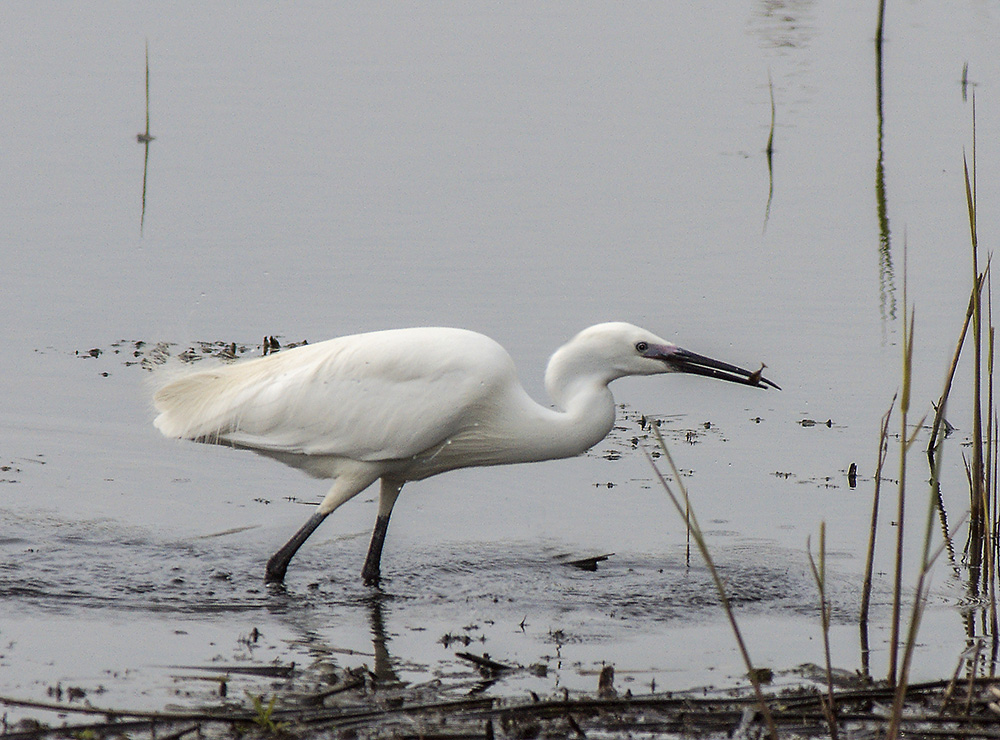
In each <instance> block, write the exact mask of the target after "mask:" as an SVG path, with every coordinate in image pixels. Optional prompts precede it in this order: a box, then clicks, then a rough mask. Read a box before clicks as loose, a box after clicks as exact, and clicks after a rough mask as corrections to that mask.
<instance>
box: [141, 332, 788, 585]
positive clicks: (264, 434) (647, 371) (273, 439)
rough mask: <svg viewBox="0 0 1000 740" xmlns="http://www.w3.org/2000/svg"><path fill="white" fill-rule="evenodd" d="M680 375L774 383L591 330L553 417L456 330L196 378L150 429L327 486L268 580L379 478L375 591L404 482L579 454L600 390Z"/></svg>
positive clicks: (645, 336)
mask: <svg viewBox="0 0 1000 740" xmlns="http://www.w3.org/2000/svg"><path fill="white" fill-rule="evenodd" d="M669 372H684V373H695V374H698V375H706V376H709V377H712V378H717V379H719V380H729V381H733V382H737V383H744V384H747V385H753V386H756V387H759V388H765V387H767V386H771V387H772V388H778V386H777V385H775V384H774V383H772V382H771V381H770V380H767V379H765V378H763V377H761V374H760V371H759V370H758V371H756V372H750V371H748V370H744V369H742V368H739V367H736V366H734V365H729V364H727V363H724V362H719V361H718V360H713V359H710V358H708V357H703V356H701V355H697V354H694V353H693V352H688V351H687V350H684V349H681V348H680V347H678V346H676V345H674V344H671V343H670V342H667V341H666V340H664V339H661V338H660V337H658V336H656V335H654V334H651V333H650V332H648V331H646V330H644V329H640V328H639V327H637V326H632V325H631V324H625V323H608V324H598V325H596V326H592V327H590V328H589V329H584V330H583V331H582V332H580V333H579V334H577V335H576V336H575V337H573V338H572V339H571V340H570V341H569V342H567V343H566V344H565V345H563V346H562V347H561V348H559V350H557V351H556V353H555V354H554V355H553V356H552V359H551V360H550V361H549V364H548V368H547V370H546V372H545V387H546V390H547V391H548V393H549V396H550V397H551V399H552V401H553V403H554V404H555V406H554V408H550V407H546V406H542V405H540V404H538V403H536V402H535V401H533V400H532V399H531V397H530V396H528V394H527V392H526V391H525V390H524V388H522V387H521V384H520V382H519V381H518V378H517V372H516V370H515V367H514V362H513V360H511V358H510V355H508V354H507V352H506V351H505V350H504V349H503V347H501V346H500V345H499V344H497V343H496V342H495V341H493V340H492V339H490V338H489V337H486V336H483V335H482V334H477V333H475V332H472V331H466V330H463V329H446V328H415V329H397V330H389V331H379V332H372V333H368V334H357V335H353V336H346V337H340V338H338V339H330V340H328V341H325V342H320V343H319V344H311V345H303V346H299V347H295V348H294V349H290V350H286V351H283V352H279V353H277V354H271V355H268V356H265V357H260V358H257V359H253V360H245V361H242V362H237V363H234V364H230V365H218V366H214V367H212V368H209V369H205V370H195V371H193V372H190V373H188V374H186V375H183V376H182V377H180V378H176V379H174V380H171V381H169V382H167V383H166V384H165V385H163V386H162V387H161V388H160V389H159V390H158V391H157V392H156V394H155V398H154V402H155V405H156V408H157V410H158V411H159V412H160V413H159V416H157V417H156V420H155V422H154V423H155V425H156V427H157V428H158V429H159V430H160V431H161V432H162V433H163V434H165V435H166V436H168V437H178V438H184V439H191V440H195V441H197V442H208V443H215V444H223V445H231V446H233V447H238V448H243V449H249V450H253V451H254V452H258V453H260V454H263V455H267V456H268V457H273V458H275V459H277V460H280V461H281V462H283V463H285V464H287V465H291V466H293V467H296V468H300V469H302V470H304V471H305V472H306V473H308V474H309V475H312V476H315V477H317V478H332V479H333V485H332V486H331V487H330V490H329V492H328V493H327V494H326V497H325V498H324V499H323V501H322V502H321V503H320V505H319V508H318V509H317V510H316V513H315V514H313V515H312V516H311V517H310V518H309V520H308V521H307V522H306V523H305V524H304V525H303V526H302V528H301V529H299V530H298V531H297V532H296V533H295V535H294V536H293V537H292V538H291V539H290V540H289V541H288V542H287V543H286V544H285V545H284V546H283V547H282V548H281V549H279V550H278V551H277V552H276V553H275V554H274V555H273V556H272V557H271V559H270V560H269V561H268V563H267V569H266V578H267V580H268V581H277V582H280V581H282V580H284V577H285V571H286V570H287V568H288V563H289V561H290V560H291V559H292V556H293V555H295V552H296V551H297V550H298V549H299V547H301V546H302V543H303V542H305V541H306V539H307V538H308V537H309V535H310V534H312V533H313V531H315V529H316V528H317V527H318V526H319V525H320V523H321V522H322V521H323V520H324V519H325V518H326V517H327V516H329V515H330V514H331V513H332V512H333V511H334V510H336V509H337V507H338V506H340V505H341V504H343V503H345V502H346V501H348V500H350V499H352V498H353V497H354V496H357V495H358V494H359V493H360V492H361V491H363V490H365V489H366V488H367V487H368V486H369V485H371V484H372V483H374V482H375V481H376V480H381V488H380V491H379V504H378V513H377V517H376V520H375V527H374V530H373V532H372V539H371V544H370V545H369V548H368V555H367V557H366V559H365V564H364V568H363V569H362V571H361V575H362V578H363V579H364V581H365V583H366V584H369V585H371V584H377V583H378V580H379V567H380V561H381V556H382V545H383V542H384V540H385V533H386V528H387V527H388V525H389V515H390V513H391V512H392V507H393V504H394V503H395V502H396V498H397V497H398V496H399V491H400V489H401V488H402V487H403V484H404V483H406V482H407V481H411V480H421V479H423V478H427V477H429V476H432V475H436V474H438V473H443V472H445V471H447V470H454V469H456V468H464V467H473V466H480V465H502V464H507V463H521V462H533V461H538V460H551V459H555V458H562V457H571V456H573V455H579V454H581V453H583V452H585V451H586V450H588V449H589V448H591V447H592V446H594V445H595V444H597V443H598V442H600V441H601V440H602V439H604V437H605V436H606V435H607V434H608V432H610V431H611V427H612V425H613V424H614V420H615V404H614V399H613V398H612V396H611V391H610V390H609V389H608V384H609V383H610V382H611V381H613V380H615V379H616V378H621V377H623V376H626V375H654V374H657V373H669Z"/></svg>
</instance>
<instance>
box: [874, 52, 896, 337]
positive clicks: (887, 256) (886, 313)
mask: <svg viewBox="0 0 1000 740" xmlns="http://www.w3.org/2000/svg"><path fill="white" fill-rule="evenodd" d="M875 105H876V108H875V114H876V125H877V129H878V137H877V139H878V158H877V159H876V160H875V204H876V211H877V213H878V233H879V250H878V251H879V270H878V274H879V308H880V310H881V314H882V324H883V333H884V331H885V322H886V320H889V321H892V320H895V318H896V286H895V281H894V277H893V269H892V244H891V242H890V239H889V212H888V208H887V206H886V197H885V149H884V144H883V139H884V134H883V121H884V119H883V116H882V45H881V43H878V42H876V44H875Z"/></svg>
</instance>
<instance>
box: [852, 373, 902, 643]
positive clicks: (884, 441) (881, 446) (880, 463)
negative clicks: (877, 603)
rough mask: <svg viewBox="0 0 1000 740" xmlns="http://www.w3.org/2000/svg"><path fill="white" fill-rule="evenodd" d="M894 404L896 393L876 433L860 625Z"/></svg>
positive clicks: (869, 587) (865, 615)
mask: <svg viewBox="0 0 1000 740" xmlns="http://www.w3.org/2000/svg"><path fill="white" fill-rule="evenodd" d="M895 406H896V394H895V393H894V394H893V396H892V403H890V404H889V410H888V411H886V412H885V414H884V415H883V416H882V427H881V429H880V431H879V435H878V459H877V461H876V463H875V492H874V493H873V494H872V522H871V529H870V530H869V533H868V557H867V560H866V562H865V580H864V584H863V585H862V588H861V612H860V614H859V616H858V621H859V622H860V623H861V625H862V627H864V626H866V625H867V624H868V611H869V608H870V606H871V596H872V573H873V572H874V569H875V533H876V531H877V529H878V505H879V499H880V497H881V491H882V470H883V468H884V467H885V459H886V456H887V455H888V452H889V419H890V418H891V417H892V410H893V408H895Z"/></svg>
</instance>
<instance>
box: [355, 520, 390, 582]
mask: <svg viewBox="0 0 1000 740" xmlns="http://www.w3.org/2000/svg"><path fill="white" fill-rule="evenodd" d="M387 529H389V515H388V514H380V515H379V516H378V517H377V518H376V519H375V528H374V529H373V530H372V541H371V544H370V545H368V557H366V558H365V567H364V568H362V569H361V578H362V579H364V582H365V585H366V586H377V585H378V582H379V577H380V568H379V564H380V563H381V562H382V545H383V544H385V533H386V530H387Z"/></svg>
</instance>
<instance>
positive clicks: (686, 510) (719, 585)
mask: <svg viewBox="0 0 1000 740" xmlns="http://www.w3.org/2000/svg"><path fill="white" fill-rule="evenodd" d="M652 429H653V434H654V436H655V437H656V442H657V444H658V445H659V446H660V449H661V450H662V451H663V455H664V457H666V458H667V462H668V463H669V464H670V469H671V471H672V472H673V475H674V480H675V481H676V482H677V487H678V488H680V491H681V495H682V496H683V497H684V503H683V504H682V503H681V500H680V499H679V498H678V497H677V495H676V494H675V493H674V491H673V489H672V488H671V487H670V484H669V483H668V482H667V479H666V478H665V477H664V476H663V473H661V472H660V469H659V468H658V467H657V466H656V463H655V462H654V461H653V458H652V456H651V455H650V454H649V452H648V451H646V450H644V452H645V455H646V459H647V460H648V461H649V465H650V467H652V468H653V473H654V474H655V475H656V478H657V480H659V482H660V485H661V486H663V490H664V491H666V493H667V496H668V497H669V498H670V503H672V504H673V505H674V508H675V509H676V510H677V513H678V515H680V516H681V518H683V519H685V520H686V521H688V522H689V524H690V527H691V534H692V536H693V537H694V541H695V544H696V545H697V547H698V551H699V552H700V553H701V556H702V558H703V559H704V561H705V565H706V566H707V567H708V571H709V573H710V574H711V576H712V581H713V583H714V584H715V589H716V591H717V592H718V594H719V602H720V603H721V604H722V609H723V611H724V612H725V613H726V617H727V619H728V620H729V625H730V627H731V628H732V630H733V635H734V636H735V637H736V644H737V646H738V647H739V651H740V656H741V657H742V658H743V664H744V665H745V666H746V669H747V677H748V678H749V679H750V683H751V684H752V685H753V690H754V695H755V696H756V698H757V703H758V705H759V707H760V711H761V714H762V715H763V717H764V722H765V723H766V725H767V730H768V735H769V736H770V737H771V738H772V740H778V728H777V726H776V725H775V723H774V717H773V715H772V714H771V709H770V707H769V706H768V705H767V699H766V698H765V696H764V692H763V690H762V689H761V687H760V680H759V679H758V677H757V671H756V670H755V668H754V665H753V662H752V661H751V660H750V652H749V651H748V650H747V646H746V643H745V642H744V640H743V634H742V632H740V627H739V625H738V624H737V623H736V615H735V614H734V613H733V608H732V605H731V604H730V603H729V596H728V595H727V594H726V586H725V584H724V583H723V581H722V576H720V575H719V572H718V570H716V568H715V561H714V560H712V555H711V553H710V552H709V551H708V543H707V542H706V541H705V535H704V532H703V530H702V529H701V526H700V525H699V524H698V518H697V517H696V516H695V513H694V509H693V508H692V507H691V500H690V498H689V497H688V491H687V486H685V485H684V480H683V479H682V478H681V474H680V471H679V470H678V468H677V465H675V464H674V459H673V457H672V456H671V454H670V451H669V450H668V449H667V443H666V442H665V441H664V439H663V435H661V434H660V430H659V428H658V427H656V426H655V425H654V426H653V427H652Z"/></svg>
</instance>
